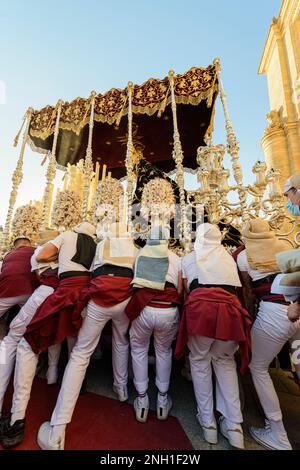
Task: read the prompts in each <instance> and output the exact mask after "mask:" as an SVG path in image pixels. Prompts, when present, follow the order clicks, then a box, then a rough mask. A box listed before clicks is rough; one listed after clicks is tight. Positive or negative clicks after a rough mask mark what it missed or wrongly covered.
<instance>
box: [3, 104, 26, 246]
mask: <svg viewBox="0 0 300 470" xmlns="http://www.w3.org/2000/svg"><path fill="white" fill-rule="evenodd" d="M32 113H33V109H32V108H28V110H27V111H26V114H25V116H24V120H23V123H22V127H21V129H20V131H19V132H18V135H17V137H16V138H15V142H14V146H16V145H17V143H18V139H19V135H20V133H21V132H22V128H23V125H24V123H25V121H26V120H27V124H26V128H25V132H24V134H23V141H22V146H21V150H20V155H19V158H18V162H17V166H16V168H15V170H14V172H13V175H12V190H11V193H10V198H9V206H8V211H7V216H6V221H5V228H4V247H5V248H7V247H8V244H9V241H10V232H11V220H12V215H13V211H14V207H15V203H16V200H17V195H18V189H19V186H20V184H21V182H22V179H23V160H24V152H25V146H26V143H27V140H28V133H29V127H30V121H31V117H32Z"/></svg>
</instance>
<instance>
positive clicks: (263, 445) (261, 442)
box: [249, 428, 292, 450]
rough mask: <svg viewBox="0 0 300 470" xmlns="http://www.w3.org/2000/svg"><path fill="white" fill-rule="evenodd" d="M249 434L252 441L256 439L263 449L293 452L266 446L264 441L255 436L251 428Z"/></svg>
mask: <svg viewBox="0 0 300 470" xmlns="http://www.w3.org/2000/svg"><path fill="white" fill-rule="evenodd" d="M249 434H250V436H251V437H252V439H254V440H255V441H256V442H258V444H259V445H261V446H262V447H264V448H265V449H267V450H292V449H278V448H277V447H272V446H271V445H268V444H266V443H265V442H264V441H262V440H261V439H259V437H257V436H256V435H255V434H254V432H253V431H252V429H250V428H249Z"/></svg>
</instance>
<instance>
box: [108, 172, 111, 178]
mask: <svg viewBox="0 0 300 470" xmlns="http://www.w3.org/2000/svg"><path fill="white" fill-rule="evenodd" d="M108 179H109V180H110V179H111V171H109V172H108Z"/></svg>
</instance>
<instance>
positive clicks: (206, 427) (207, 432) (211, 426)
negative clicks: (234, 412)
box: [197, 413, 218, 444]
mask: <svg viewBox="0 0 300 470" xmlns="http://www.w3.org/2000/svg"><path fill="white" fill-rule="evenodd" d="M197 419H198V421H199V424H200V426H201V428H202V431H203V435H204V439H205V440H206V442H209V444H218V430H217V423H216V422H215V421H212V422H211V423H205V422H204V421H202V419H201V417H200V414H199V413H198V414H197Z"/></svg>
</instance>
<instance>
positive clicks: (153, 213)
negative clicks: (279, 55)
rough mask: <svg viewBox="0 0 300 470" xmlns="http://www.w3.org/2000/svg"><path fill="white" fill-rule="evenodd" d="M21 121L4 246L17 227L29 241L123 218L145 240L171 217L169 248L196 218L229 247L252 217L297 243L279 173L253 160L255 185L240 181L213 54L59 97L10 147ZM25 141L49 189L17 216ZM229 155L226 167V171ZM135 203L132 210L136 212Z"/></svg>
mask: <svg viewBox="0 0 300 470" xmlns="http://www.w3.org/2000/svg"><path fill="white" fill-rule="evenodd" d="M218 95H219V96H220V99H221V103H222V108H223V112H224V118H225V128H226V136H227V145H223V144H219V145H215V144H214V143H213V140H212V135H213V121H214V112H215V106H216V101H217V97H218ZM24 126H25V130H24V133H23V141H22V144H21V148H20V155H19V159H18V162H17V166H16V169H15V171H14V173H13V177H12V190H11V194H10V199H9V208H8V213H7V218H6V223H5V229H4V237H3V247H2V251H4V250H6V249H8V247H9V244H10V242H11V239H12V237H13V236H16V235H18V234H19V232H20V233H21V232H22V233H26V234H27V235H30V236H33V237H34V234H35V233H36V232H37V230H38V229H43V228H46V227H48V226H50V225H51V226H53V227H55V228H58V229H69V228H72V226H74V225H76V224H77V223H79V222H80V221H81V220H91V221H93V222H94V223H96V224H101V223H102V224H103V221H111V220H112V218H113V217H114V218H115V219H117V220H118V219H123V220H124V221H126V222H127V223H128V226H129V228H130V230H131V232H132V233H134V235H135V236H136V237H138V238H139V239H140V240H143V238H145V237H146V236H147V232H148V229H149V224H151V222H153V220H157V218H158V219H160V220H161V219H162V218H165V217H166V216H167V218H169V219H171V221H172V224H171V225H172V230H173V238H174V240H173V242H174V243H173V245H174V248H177V249H179V250H180V249H181V250H182V251H184V252H186V251H189V249H190V245H191V241H192V238H193V230H194V228H195V225H196V224H197V223H199V222H200V221H203V220H207V221H209V222H211V223H217V224H219V226H220V227H221V229H222V232H223V237H224V240H226V241H227V244H228V245H231V244H232V245H235V246H236V245H237V244H238V243H239V234H240V230H241V228H242V226H243V224H244V223H245V222H246V221H247V220H249V219H250V218H253V217H257V216H260V217H263V218H265V219H267V220H269V222H270V224H271V226H272V227H273V228H274V229H275V230H276V231H277V232H280V230H281V233H280V236H281V238H286V239H289V241H290V243H291V244H292V245H299V244H300V239H299V233H300V232H297V233H296V234H295V235H293V236H291V234H292V233H293V232H295V225H296V221H295V220H294V219H293V218H292V217H290V216H288V215H287V214H286V211H285V208H284V206H285V204H284V197H283V194H282V191H281V187H280V173H279V171H277V170H276V169H267V167H266V164H265V163H264V162H260V161H257V162H256V163H255V164H254V166H253V170H252V171H253V173H254V175H255V181H254V183H253V184H252V185H245V184H244V182H243V174H242V168H241V163H240V161H239V145H238V142H237V139H236V136H235V133H234V130H233V126H232V122H231V119H230V116H229V113H228V106H227V98H226V94H225V91H224V88H223V85H222V80H221V66H220V60H219V59H215V60H214V62H213V64H212V65H209V66H208V67H206V68H197V67H194V68H192V69H190V70H189V71H187V72H186V73H184V74H182V75H181V74H175V73H174V72H173V71H172V70H171V71H170V72H169V74H168V76H167V77H165V78H164V79H162V80H159V79H153V78H151V79H149V80H147V81H146V82H145V83H143V84H142V85H135V84H133V83H132V82H129V83H128V86H127V88H126V89H123V90H120V89H115V88H112V89H111V90H109V91H108V92H107V93H105V94H103V95H102V94H97V93H96V92H95V91H92V92H91V94H90V97H89V98H88V99H84V98H77V99H75V100H73V101H71V102H63V101H62V100H59V101H58V102H57V104H56V106H50V105H48V106H46V107H44V108H42V109H41V110H33V109H32V108H29V109H28V110H27V112H26V114H25V116H24V120H23V124H22V127H21V129H20V131H19V132H18V134H17V136H16V139H15V145H17V144H18V140H19V137H20V135H21V133H22V130H23V127H24ZM26 144H29V145H30V146H31V148H32V149H33V150H34V151H37V152H40V153H43V154H45V158H44V162H47V165H48V166H47V171H46V186H45V190H44V196H43V200H42V202H41V203H40V204H35V205H33V204H29V205H26V206H22V207H20V208H18V209H17V210H16V212H15V214H14V209H15V203H16V198H17V192H18V188H19V186H20V183H21V181H22V178H23V173H22V167H23V158H24V151H25V146H26ZM226 152H227V153H228V155H229V157H230V160H231V166H232V168H231V169H229V168H224V156H225V154H226ZM57 168H59V169H62V170H63V171H64V172H65V175H64V184H63V189H62V190H61V191H59V190H57V194H56V198H55V200H54V183H53V182H54V178H55V174H56V170H57ZM101 171H102V176H101ZM186 172H192V173H195V174H196V175H197V179H198V182H199V187H198V188H196V189H195V190H191V191H187V190H186V188H185V175H186V174H187V173H186ZM231 173H232V175H231ZM172 175H175V178H174V177H172ZM230 176H233V179H234V183H233V184H230V183H229V178H230ZM123 180H125V181H126V183H125V184H122V181H123ZM124 186H125V187H126V189H125V191H124ZM234 194H235V195H236V198H234V197H233V195H234ZM134 207H137V208H138V210H136V211H135V214H133V208H134ZM137 214H138V217H136V216H137ZM175 214H176V216H177V219H176V217H175ZM134 216H135V217H134ZM175 219H176V220H177V222H176V220H175ZM137 220H138V221H137ZM149 221H150V222H149ZM283 227H285V232H283V231H282V229H283ZM176 230H178V236H175V231H176ZM176 239H178V240H179V242H178V240H176Z"/></svg>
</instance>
